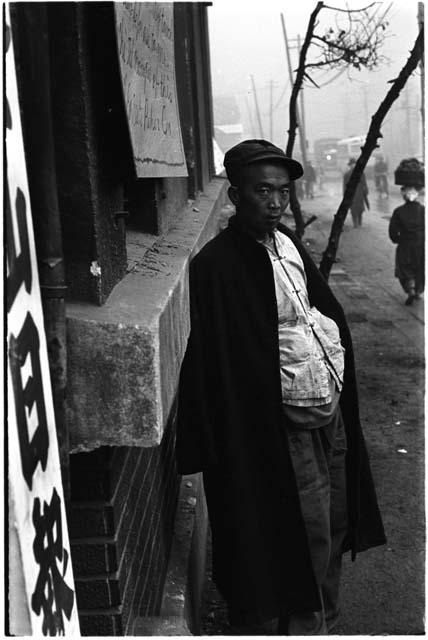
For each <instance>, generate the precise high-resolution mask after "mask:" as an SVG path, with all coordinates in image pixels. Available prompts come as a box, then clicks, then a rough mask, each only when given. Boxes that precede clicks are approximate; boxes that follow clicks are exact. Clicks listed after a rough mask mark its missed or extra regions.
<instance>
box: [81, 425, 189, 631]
mask: <svg viewBox="0 0 428 640" xmlns="http://www.w3.org/2000/svg"><path fill="white" fill-rule="evenodd" d="M174 439H175V438H174V429H173V428H171V427H169V428H168V429H167V430H166V431H165V435H164V438H163V440H162V443H161V444H160V445H159V446H158V447H153V448H149V449H143V448H137V447H133V448H130V447H101V448H100V449H97V450H96V451H93V452H91V453H78V454H74V455H72V456H71V463H70V466H71V501H70V506H69V513H68V522H69V533H70V540H71V554H72V561H73V570H74V577H75V584H76V595H77V605H78V610H79V617H80V625H81V632H82V634H83V635H126V634H129V633H132V625H133V622H134V619H135V617H136V616H146V615H156V614H157V613H158V609H159V606H160V599H161V596H162V588H163V582H164V576H165V571H166V566H167V562H168V556H169V549H170V544H171V538H172V531H173V524H174V514H175V509H176V504H177V495H178V485H179V479H178V476H177V473H176V469H175V463H174Z"/></svg>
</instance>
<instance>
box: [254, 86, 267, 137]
mask: <svg viewBox="0 0 428 640" xmlns="http://www.w3.org/2000/svg"><path fill="white" fill-rule="evenodd" d="M251 82H252V85H253V91H254V102H255V105H256V113H257V121H258V123H259V131H260V137H261V138H264V135H263V127H262V120H261V117H260V110H259V103H258V100H257V92H256V85H255V83H254V78H253V76H251Z"/></svg>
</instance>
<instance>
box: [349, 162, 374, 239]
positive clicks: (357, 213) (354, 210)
mask: <svg viewBox="0 0 428 640" xmlns="http://www.w3.org/2000/svg"><path fill="white" fill-rule="evenodd" d="M356 162H357V161H356V160H355V158H350V160H349V162H348V166H349V169H348V171H346V173H345V174H344V176H343V192H345V189H346V185H347V184H348V182H349V179H350V177H351V174H352V171H353V169H354V165H355V164H356ZM368 194H369V190H368V187H367V182H366V177H365V175H364V173H363V174H362V175H361V178H360V181H359V183H358V185H357V188H356V190H355V194H354V198H353V200H352V204H351V215H352V222H353V224H354V228H357V227H361V225H362V220H363V211H364V207H366V208H367V209H370V205H369V199H368Z"/></svg>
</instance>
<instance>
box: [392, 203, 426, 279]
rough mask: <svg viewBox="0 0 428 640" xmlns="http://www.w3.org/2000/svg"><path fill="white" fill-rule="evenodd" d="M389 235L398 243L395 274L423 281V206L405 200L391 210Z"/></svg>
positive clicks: (403, 277)
mask: <svg viewBox="0 0 428 640" xmlns="http://www.w3.org/2000/svg"><path fill="white" fill-rule="evenodd" d="M388 231H389V237H390V238H391V240H392V242H394V243H395V244H398V247H397V251H396V256H395V275H396V276H397V278H400V279H403V280H408V279H411V278H413V279H414V278H415V277H417V279H418V281H419V282H421V283H423V281H424V273H425V207H424V206H423V205H421V204H420V203H419V202H416V201H414V202H405V203H404V204H402V205H401V206H400V207H397V208H396V209H394V211H393V212H392V217H391V220H390V222H389V228H388Z"/></svg>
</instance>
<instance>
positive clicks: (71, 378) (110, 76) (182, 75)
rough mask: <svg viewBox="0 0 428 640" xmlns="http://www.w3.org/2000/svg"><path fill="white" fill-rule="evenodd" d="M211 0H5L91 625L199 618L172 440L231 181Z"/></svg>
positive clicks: (193, 494) (123, 631) (125, 627)
mask: <svg viewBox="0 0 428 640" xmlns="http://www.w3.org/2000/svg"><path fill="white" fill-rule="evenodd" d="M208 11H209V3H185V2H184V3H181V2H180V3H170V4H168V3H165V4H163V3H158V4H156V5H155V4H151V3H126V4H124V5H122V4H121V3H111V2H81V3H80V2H77V3H74V2H49V3H30V2H28V3H26V2H22V3H11V4H10V14H11V27H12V33H13V43H14V53H15V59H16V76H17V84H18V95H19V104H20V110H21V120H22V129H23V139H24V148H25V161H26V169H27V176H28V184H29V193H30V199H31V210H32V216H33V226H34V235H35V244H36V251H37V259H38V271H39V278H40V288H41V295H42V302H43V309H44V314H45V315H44V317H45V330H46V338H47V343H48V351H49V365H50V374H51V381H52V391H53V401H54V407H55V418H56V427H57V433H58V440H59V449H60V458H61V470H62V479H63V486H64V493H65V495H66V497H67V500H66V503H67V521H68V533H69V538H70V549H71V561H72V565H73V573H74V584H75V592H76V601H77V608H78V615H79V621H80V629H81V633H82V634H83V635H133V634H136V633H137V632H138V634H139V635H163V634H164V632H165V629H166V628H167V627H168V625H169V627H168V628H170V629H173V630H174V628H175V632H176V633H182V632H183V633H185V632H186V631H188V632H195V633H197V632H198V620H197V617H198V614H197V610H198V597H199V596H198V594H199V593H200V589H201V580H202V578H201V575H202V574H201V572H202V571H203V561H204V546H203V542H204V535H205V532H206V514H205V512H204V506H203V500H202V499H201V497H200V487H199V483H198V479H197V478H192V479H185V481H183V480H182V479H181V478H180V477H179V476H178V475H177V472H176V469H175V462H174V442H175V399H176V392H177V384H178V376H179V370H180V365H181V362H182V359H183V356H184V352H185V348H186V343H187V338H188V334H189V296H188V278H187V274H188V263H189V260H190V258H191V256H192V255H194V254H195V252H197V251H198V250H199V248H200V247H201V246H202V245H203V244H205V242H206V241H207V240H209V239H210V237H212V236H213V235H214V234H215V233H216V232H217V229H218V219H219V215H218V214H219V212H220V210H221V208H222V207H223V205H224V202H225V193H226V183H225V180H224V179H222V178H216V177H215V175H214V161H213V121H212V98H211V81H210V59H209V42H208V26H207V19H208ZM162 101H163V102H162ZM144 154H145V155H144ZM180 154H181V155H180ZM12 481H13V480H12ZM183 523H184V524H183ZM180 527H181V529H180ZM183 527H184V529H183ZM195 532H196V533H195ZM183 553H184V555H183ZM183 558H185V559H183ZM174 563H175V564H174ZM177 563H178V564H180V563H182V565H183V566H182V567H181V569H179V570H178V569H177ZM177 571H178V573H177ZM180 581H181V582H180ZM178 583H180V584H182V586H180V587H177V588H178V589H179V591H178V592H177V593H176V592H174V586H173V585H176V586H177V584H178ZM183 585H184V586H183ZM10 622H11V623H12V626H13V620H12V621H10ZM162 624H163V625H164V626H163V627H162ZM174 624H175V625H176V627H174ZM165 625H166V626H165ZM162 629H163V632H162ZM183 629H184V631H183ZM159 630H161V631H159Z"/></svg>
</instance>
